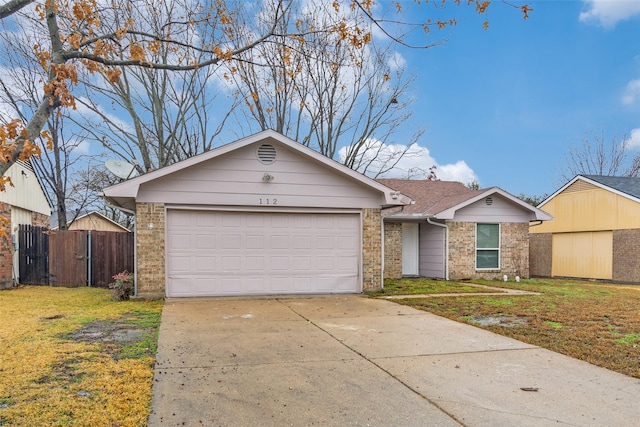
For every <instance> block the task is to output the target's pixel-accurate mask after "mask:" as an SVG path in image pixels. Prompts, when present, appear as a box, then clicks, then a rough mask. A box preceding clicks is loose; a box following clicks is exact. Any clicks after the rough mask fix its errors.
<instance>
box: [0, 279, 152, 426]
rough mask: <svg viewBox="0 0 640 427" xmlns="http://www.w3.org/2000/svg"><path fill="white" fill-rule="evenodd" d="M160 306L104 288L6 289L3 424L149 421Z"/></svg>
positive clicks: (1, 341)
mask: <svg viewBox="0 0 640 427" xmlns="http://www.w3.org/2000/svg"><path fill="white" fill-rule="evenodd" d="M161 311H162V302H161V301H152V302H138V301H136V302H133V301H126V302H115V301H113V300H112V299H111V294H110V293H109V291H108V290H106V289H96V288H76V289H66V288H52V287H32V286H27V287H21V288H17V289H11V290H6V291H0V325H2V327H1V328H0V360H1V361H2V363H1V364H0V425H17V426H36V425H48V426H67V425H77V426H89V425H103V426H118V427H125V426H143V425H145V424H146V421H147V416H148V414H149V410H150V405H151V382H152V379H153V365H154V363H155V352H156V348H157V331H158V328H159V324H160V313H161Z"/></svg>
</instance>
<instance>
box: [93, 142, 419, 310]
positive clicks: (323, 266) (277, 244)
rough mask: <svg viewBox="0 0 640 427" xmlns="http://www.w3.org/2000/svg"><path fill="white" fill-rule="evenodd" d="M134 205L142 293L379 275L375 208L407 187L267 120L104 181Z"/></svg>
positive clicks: (241, 290)
mask: <svg viewBox="0 0 640 427" xmlns="http://www.w3.org/2000/svg"><path fill="white" fill-rule="evenodd" d="M104 195H105V198H106V199H107V201H108V202H109V203H110V204H111V205H113V206H116V207H119V208H121V209H123V210H125V211H126V212H130V213H134V214H135V227H136V228H135V236H136V270H135V277H136V296H138V297H141V298H164V297H191V296H239V295H283V294H286V295H290V294H335V293H359V292H363V291H366V290H376V289H380V288H381V287H382V263H383V259H382V248H383V244H382V210H383V209H387V208H391V207H396V206H405V205H407V204H409V203H411V199H410V198H408V197H406V196H404V195H402V194H400V193H399V192H397V191H395V190H393V189H391V188H389V187H387V186H385V185H383V184H381V183H379V182H377V181H375V180H373V179H371V178H368V177H366V176H364V175H362V174H360V173H359V172H357V171H354V170H352V169H349V168H348V167H346V166H344V165H341V164H339V163H337V162H335V161H334V160H332V159H329V158H327V157H325V156H323V155H321V154H319V153H317V152H315V151H314V150H312V149H311V148H309V147H306V146H304V145H302V144H299V143H297V142H296V141H293V140H291V139H289V138H287V137H285V136H283V135H280V134H278V133H276V132H274V131H271V130H267V131H263V132H261V133H259V134H256V135H252V136H249V137H246V138H243V139H241V140H238V141H235V142H233V143H230V144H227V145H224V146H221V147H218V148H216V149H214V150H211V151H208V152H206V153H203V154H200V155H198V156H195V157H191V158H188V159H186V160H183V161H181V162H178V163H175V164H172V165H170V166H166V167H164V168H162V169H158V170H156V171H152V172H149V173H146V174H144V175H140V176H137V177H135V178H132V179H129V180H126V181H124V182H121V183H119V184H116V185H114V186H111V187H108V188H106V189H104Z"/></svg>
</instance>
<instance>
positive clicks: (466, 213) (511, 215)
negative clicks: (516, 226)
mask: <svg viewBox="0 0 640 427" xmlns="http://www.w3.org/2000/svg"><path fill="white" fill-rule="evenodd" d="M535 219H536V218H535V213H534V212H531V211H529V210H526V209H524V208H523V207H521V206H518V205H516V204H514V203H513V202H511V201H509V200H507V199H505V198H504V197H502V196H500V195H497V194H494V195H492V196H491V204H487V202H486V199H481V200H478V201H477V202H475V203H472V204H470V205H469V206H465V207H464V208H462V209H460V210H458V211H457V212H456V214H455V217H454V219H453V220H454V221H460V222H495V223H501V222H529V221H534V220H535Z"/></svg>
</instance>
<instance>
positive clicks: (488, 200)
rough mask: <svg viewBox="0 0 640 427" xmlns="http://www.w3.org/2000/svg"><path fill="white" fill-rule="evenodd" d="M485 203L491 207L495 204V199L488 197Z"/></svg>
mask: <svg viewBox="0 0 640 427" xmlns="http://www.w3.org/2000/svg"><path fill="white" fill-rule="evenodd" d="M484 202H485V203H486V204H487V206H491V205H492V204H493V199H492V198H491V197H487V198H486V199H484Z"/></svg>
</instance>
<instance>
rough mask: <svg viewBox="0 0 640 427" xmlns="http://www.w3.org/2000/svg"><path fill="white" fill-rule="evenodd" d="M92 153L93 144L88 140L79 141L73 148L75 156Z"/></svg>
mask: <svg viewBox="0 0 640 427" xmlns="http://www.w3.org/2000/svg"><path fill="white" fill-rule="evenodd" d="M90 151H91V144H90V143H89V141H87V140H86V139H83V140H82V141H79V142H78V143H77V145H76V146H75V147H73V154H75V155H77V156H86V155H88V154H89V152H90Z"/></svg>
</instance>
